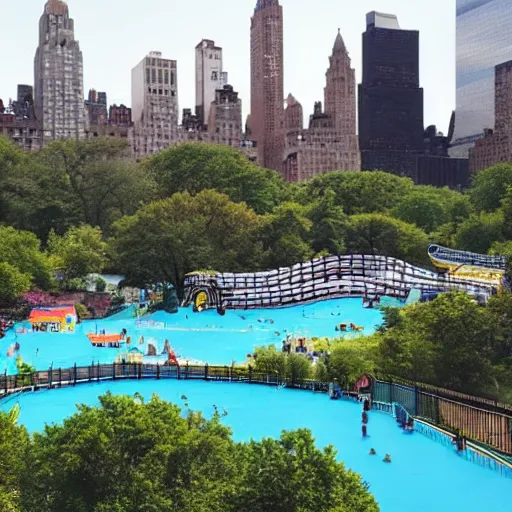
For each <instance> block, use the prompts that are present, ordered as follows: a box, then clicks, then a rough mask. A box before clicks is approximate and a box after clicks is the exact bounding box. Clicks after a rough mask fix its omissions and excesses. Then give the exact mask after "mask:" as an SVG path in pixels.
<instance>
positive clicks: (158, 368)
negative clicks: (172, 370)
mask: <svg viewBox="0 0 512 512" xmlns="http://www.w3.org/2000/svg"><path fill="white" fill-rule="evenodd" d="M156 379H157V380H160V365H159V364H158V363H156Z"/></svg>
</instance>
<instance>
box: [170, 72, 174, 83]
mask: <svg viewBox="0 0 512 512" xmlns="http://www.w3.org/2000/svg"><path fill="white" fill-rule="evenodd" d="M171 85H174V71H171Z"/></svg>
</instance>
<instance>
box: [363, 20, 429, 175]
mask: <svg viewBox="0 0 512 512" xmlns="http://www.w3.org/2000/svg"><path fill="white" fill-rule="evenodd" d="M358 96H359V146H360V148H361V169H362V170H364V171H371V170H385V171H388V172H391V173H393V174H397V175H399V176H410V175H411V173H412V172H413V170H414V165H415V164H414V162H415V159H416V155H417V154H418V153H420V152H422V151H423V89H421V88H420V86H419V33H418V31H416V30H402V29H401V28H400V25H399V24H398V20H397V18H396V16H394V15H390V14H382V13H376V12H371V13H369V14H368V15H367V17H366V32H364V34H363V79H362V83H361V84H360V85H359V95H358Z"/></svg>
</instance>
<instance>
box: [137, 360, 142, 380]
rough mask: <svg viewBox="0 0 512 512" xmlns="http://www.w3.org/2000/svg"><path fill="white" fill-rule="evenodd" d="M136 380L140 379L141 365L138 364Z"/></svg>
mask: <svg viewBox="0 0 512 512" xmlns="http://www.w3.org/2000/svg"><path fill="white" fill-rule="evenodd" d="M137 379H139V380H140V379H142V363H139V364H138V368H137Z"/></svg>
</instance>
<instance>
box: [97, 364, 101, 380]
mask: <svg viewBox="0 0 512 512" xmlns="http://www.w3.org/2000/svg"><path fill="white" fill-rule="evenodd" d="M97 380H98V382H99V381H100V362H99V361H98V376H97Z"/></svg>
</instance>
